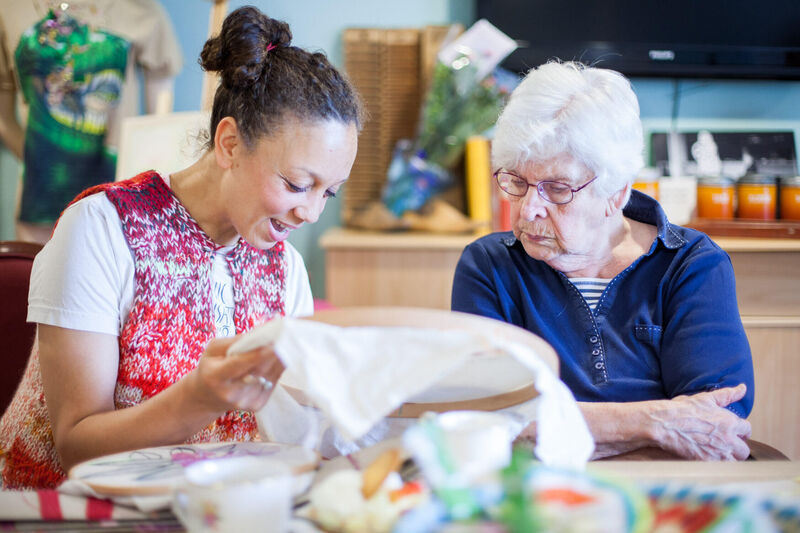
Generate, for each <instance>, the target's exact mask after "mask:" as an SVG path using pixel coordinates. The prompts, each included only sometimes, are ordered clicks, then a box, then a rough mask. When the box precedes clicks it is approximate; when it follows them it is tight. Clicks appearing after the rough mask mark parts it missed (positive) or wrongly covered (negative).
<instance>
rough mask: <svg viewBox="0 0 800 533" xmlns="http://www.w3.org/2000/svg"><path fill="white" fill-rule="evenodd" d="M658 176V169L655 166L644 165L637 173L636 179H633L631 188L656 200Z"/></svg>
mask: <svg viewBox="0 0 800 533" xmlns="http://www.w3.org/2000/svg"><path fill="white" fill-rule="evenodd" d="M660 177H661V171H660V170H658V169H657V168H652V167H645V168H643V169H642V170H640V171H639V174H637V176H636V179H635V180H634V181H633V188H634V189H636V190H637V191H640V192H643V193H644V194H646V195H648V196H650V197H651V198H654V199H655V200H658V180H659V178H660Z"/></svg>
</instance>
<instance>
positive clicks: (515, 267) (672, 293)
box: [452, 191, 754, 418]
mask: <svg viewBox="0 0 800 533" xmlns="http://www.w3.org/2000/svg"><path fill="white" fill-rule="evenodd" d="M623 214H624V215H625V216H626V217H628V218H630V219H633V220H637V221H640V222H644V223H646V224H651V225H654V226H656V228H657V230H658V236H657V237H656V239H655V240H654V241H653V244H652V246H651V247H650V249H649V250H648V252H647V253H645V254H644V255H642V256H641V257H639V258H638V259H636V261H634V262H633V264H631V265H630V266H629V267H628V268H626V269H625V270H623V271H622V272H620V273H619V274H618V275H617V276H616V277H614V278H613V279H612V280H611V282H610V283H609V284H608V286H607V287H606V289H605V290H604V291H603V293H602V295H601V296H600V300H599V302H598V304H597V307H596V308H595V309H594V310H592V309H591V308H590V307H589V306H588V305H587V303H586V301H585V300H584V298H583V296H581V294H580V293H579V292H578V290H577V289H576V288H575V286H574V285H573V284H572V283H570V281H569V279H568V278H567V277H566V276H565V275H564V274H563V273H562V272H559V271H558V270H555V269H553V268H551V267H550V266H548V265H547V264H546V263H544V262H543V261H539V260H536V259H533V258H532V257H530V256H529V255H528V254H527V253H526V252H525V250H524V248H523V247H522V244H521V243H520V242H519V241H518V240H517V239H516V238H515V237H514V235H513V234H512V233H511V232H506V233H493V234H490V235H487V236H485V237H482V238H480V239H478V240H477V241H475V242H473V243H471V244H470V245H469V246H467V248H466V249H465V250H464V252H463V254H462V255H461V259H460V260H459V262H458V266H457V267H456V272H455V278H454V281H453V295H452V309H453V310H454V311H463V312H467V313H474V314H477V315H482V316H487V317H491V318H496V319H498V320H503V321H505V322H510V323H512V324H515V325H517V326H520V327H523V328H525V329H527V330H530V331H532V332H533V333H535V334H537V335H539V336H540V337H542V338H544V339H545V340H546V341H547V342H549V343H550V344H551V345H552V346H553V348H554V349H555V351H556V353H558V356H559V358H560V377H561V379H562V380H563V381H564V383H566V385H567V386H568V387H569V388H570V389H571V390H572V393H573V394H574V395H575V398H576V399H577V400H578V401H591V402H603V401H612V402H628V401H640V400H653V399H665V398H674V397H675V396H679V395H682V394H695V393H698V392H703V391H709V390H714V389H717V388H721V387H728V386H736V385H738V384H740V383H744V384H746V385H747V394H746V395H745V396H744V398H742V399H741V400H740V401H738V402H736V403H734V404H731V405H730V406H729V407H728V408H729V409H730V410H731V411H733V412H734V413H736V414H737V415H739V416H741V417H743V418H744V417H746V416H747V415H748V414H749V413H750V410H751V409H752V407H753V393H754V386H753V362H752V358H751V355H750V345H749V344H748V341H747V337H746V336H745V332H744V328H743V326H742V321H741V318H740V316H739V308H738V305H737V303H736V287H735V282H734V275H733V267H732V265H731V261H730V258H729V257H728V254H727V253H725V252H724V251H723V250H722V249H720V248H719V246H717V245H716V244H715V243H714V242H713V241H712V240H711V239H709V238H708V237H707V236H706V235H705V234H703V233H701V232H699V231H696V230H693V229H689V228H683V227H680V226H676V225H674V224H671V223H669V221H668V220H667V217H666V215H665V214H664V212H663V210H662V209H661V207H660V206H659V205H658V203H657V202H656V201H655V200H653V199H652V198H650V197H649V196H646V195H644V194H641V193H639V192H638V191H633V193H632V194H631V199H630V201H629V202H628V204H627V205H626V207H625V209H624V210H623Z"/></svg>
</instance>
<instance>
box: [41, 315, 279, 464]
mask: <svg viewBox="0 0 800 533" xmlns="http://www.w3.org/2000/svg"><path fill="white" fill-rule="evenodd" d="M37 335H38V341H37V342H38V346H39V361H40V365H41V371H42V383H43V385H44V393H45V397H46V398H47V407H48V411H49V416H50V421H51V424H52V427H53V438H54V440H55V444H56V450H57V451H58V453H59V455H60V458H61V464H62V466H63V467H64V469H65V470H68V469H69V468H70V467H72V466H73V465H75V464H77V463H79V462H81V461H85V460H86V459H90V458H93V457H99V456H101V455H107V454H111V453H117V452H121V451H124V450H134V449H138V448H149V447H152V446H163V445H168V444H177V443H180V442H183V441H185V440H186V439H188V438H189V437H191V436H192V435H194V434H195V433H197V432H198V431H200V430H201V429H203V428H204V427H206V426H207V425H208V424H210V423H211V422H213V421H214V419H215V418H217V417H219V416H221V415H222V414H223V413H224V412H225V411H228V410H230V409H251V410H256V409H260V408H261V407H263V406H264V404H265V403H266V402H267V399H268V398H269V396H270V392H271V391H270V390H267V389H270V387H264V386H262V384H261V381H260V380H259V379H258V377H259V376H260V377H263V378H265V379H266V380H269V381H270V382H272V383H275V382H276V381H277V380H278V378H279V377H280V375H281V373H282V372H283V364H282V363H281V362H280V360H279V359H278V358H277V356H276V355H275V353H274V352H273V351H272V350H271V349H269V348H263V349H259V350H253V351H252V352H247V353H243V354H238V355H236V356H232V357H226V351H227V349H228V346H230V345H231V344H232V343H233V342H234V340H235V338H225V339H216V340H212V341H211V342H210V343H209V344H208V346H207V347H206V349H205V352H204V353H203V356H202V357H201V358H200V361H199V363H198V366H197V368H195V369H194V370H192V371H191V372H190V373H189V374H187V375H186V376H184V378H183V379H180V380H179V381H178V382H176V383H175V384H173V385H172V386H170V387H167V388H166V389H164V390H163V391H161V392H160V393H158V394H156V395H154V396H152V397H151V398H148V399H147V400H145V401H143V402H142V403H140V404H138V405H134V406H131V407H128V408H126V409H117V408H116V406H115V404H114V391H115V388H116V385H117V371H118V367H119V352H118V341H117V337H116V336H114V335H107V334H103V333H90V332H85V331H77V330H70V329H64V328H59V327H56V326H46V325H43V324H40V325H39V329H38V334H37ZM248 376H250V377H248Z"/></svg>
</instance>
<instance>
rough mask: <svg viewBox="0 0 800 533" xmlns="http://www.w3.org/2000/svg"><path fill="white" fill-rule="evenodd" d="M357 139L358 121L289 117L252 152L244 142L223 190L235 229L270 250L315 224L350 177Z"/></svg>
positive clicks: (233, 156) (235, 154)
mask: <svg viewBox="0 0 800 533" xmlns="http://www.w3.org/2000/svg"><path fill="white" fill-rule="evenodd" d="M357 138H358V133H357V131H356V126H355V125H354V124H343V123H341V122H338V121H333V120H331V121H321V122H301V121H299V120H295V119H289V120H286V121H284V123H283V125H282V126H281V128H280V130H278V131H277V132H276V133H275V134H272V135H268V136H265V137H262V138H261V139H258V140H257V142H256V144H255V146H254V147H253V149H252V150H250V149H248V148H247V147H246V146H245V145H244V143H242V142H241V141H239V142H238V143H237V144H236V145H235V146H234V148H233V149H232V151H231V158H230V165H229V168H228V171H227V172H226V174H225V178H224V183H223V187H222V189H221V191H222V194H223V196H224V198H223V199H222V200H223V205H224V208H225V212H226V217H227V219H228V221H229V223H230V224H231V225H232V226H233V228H234V230H235V231H236V233H237V234H239V235H240V236H241V237H242V238H244V240H246V241H247V242H248V243H249V244H250V245H252V246H254V247H256V248H259V249H266V248H271V247H272V246H274V245H275V244H276V243H278V242H280V241H283V240H285V239H286V238H287V237H288V236H289V233H290V232H291V231H292V230H293V229H296V228H298V227H300V226H302V225H303V224H306V223H309V224H310V223H314V222H316V221H317V219H318V218H319V216H320V213H322V210H323V209H324V208H325V204H326V202H327V200H328V198H331V197H333V196H335V195H336V193H337V192H338V190H339V188H340V187H341V186H342V185H343V184H344V182H345V181H346V180H347V178H348V176H349V175H350V169H351V167H352V166H353V161H354V160H355V157H356V147H357Z"/></svg>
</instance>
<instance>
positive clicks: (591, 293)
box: [569, 278, 611, 310]
mask: <svg viewBox="0 0 800 533" xmlns="http://www.w3.org/2000/svg"><path fill="white" fill-rule="evenodd" d="M569 281H570V282H571V283H572V284H573V285H575V288H576V289H578V291H580V293H581V295H582V296H583V299H584V300H586V303H587V304H589V307H590V308H591V309H592V310H594V308H595V307H597V302H598V301H599V300H600V295H602V294H603V291H604V290H606V286H607V285H608V283H609V282H610V281H611V280H610V279H604V278H569Z"/></svg>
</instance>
